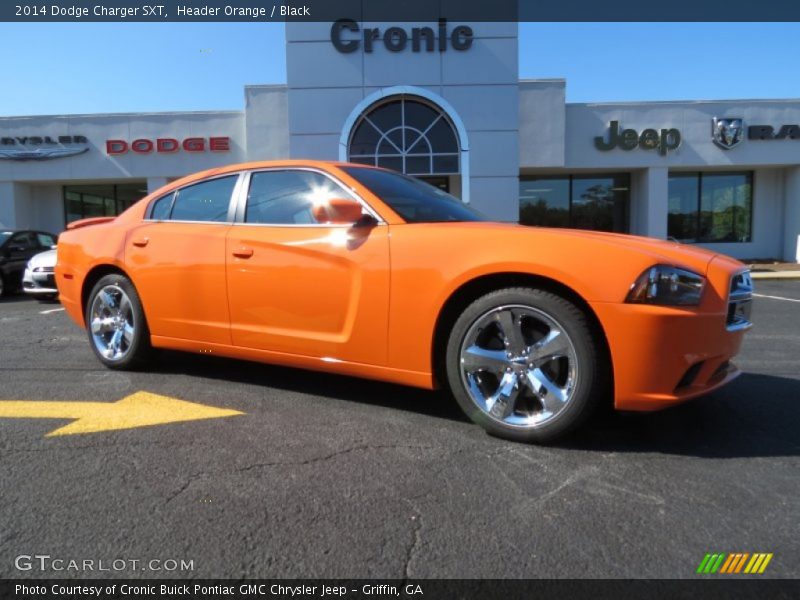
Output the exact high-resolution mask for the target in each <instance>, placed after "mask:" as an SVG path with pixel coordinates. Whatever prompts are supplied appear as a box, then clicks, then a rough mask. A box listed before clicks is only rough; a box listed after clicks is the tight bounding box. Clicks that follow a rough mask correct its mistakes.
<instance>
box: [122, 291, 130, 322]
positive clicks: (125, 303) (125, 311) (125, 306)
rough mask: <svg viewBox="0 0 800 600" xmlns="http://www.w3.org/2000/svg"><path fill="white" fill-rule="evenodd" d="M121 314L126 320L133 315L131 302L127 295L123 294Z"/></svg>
mask: <svg viewBox="0 0 800 600" xmlns="http://www.w3.org/2000/svg"><path fill="white" fill-rule="evenodd" d="M119 312H120V314H121V315H122V316H123V317H125V318H127V317H128V315H130V314H131V301H130V298H128V296H127V294H123V295H122V297H121V298H120V299H119Z"/></svg>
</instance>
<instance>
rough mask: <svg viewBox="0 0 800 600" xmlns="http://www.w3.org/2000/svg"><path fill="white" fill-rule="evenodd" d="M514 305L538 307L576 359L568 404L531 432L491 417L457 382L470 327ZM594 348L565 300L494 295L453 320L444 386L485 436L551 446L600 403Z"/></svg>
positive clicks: (578, 313) (585, 325) (524, 292)
mask: <svg viewBox="0 0 800 600" xmlns="http://www.w3.org/2000/svg"><path fill="white" fill-rule="evenodd" d="M514 304H516V305H523V306H530V307H532V308H536V309H538V310H541V311H542V312H544V313H546V314H548V315H550V316H551V317H552V318H554V319H555V320H556V321H557V322H558V323H559V324H560V325H561V326H562V327H563V328H564V330H565V331H566V333H567V334H568V335H569V337H570V339H571V340H572V344H573V346H574V348H575V353H576V356H577V362H578V381H577V385H576V387H575V390H574V392H573V396H572V398H571V399H570V402H569V403H568V405H567V406H566V407H565V408H564V410H563V411H562V412H561V413H559V414H558V415H557V416H556V417H554V418H553V419H552V420H551V421H549V422H547V423H544V424H542V425H540V426H538V427H536V428H535V429H528V428H522V427H515V426H513V425H508V424H505V423H501V422H500V421H497V420H495V419H493V418H491V417H490V416H488V415H487V414H486V413H485V412H483V411H482V410H481V409H480V408H479V407H478V406H477V405H476V404H475V403H474V402H473V400H472V398H471V397H470V395H469V392H468V391H467V390H466V389H465V386H464V384H463V382H462V380H461V369H460V363H461V358H460V352H461V345H462V343H463V340H464V337H465V336H466V334H467V332H468V330H469V328H470V327H471V326H472V324H473V323H474V322H475V321H476V320H477V319H478V318H479V317H481V316H482V315H484V314H485V313H487V312H489V311H490V310H492V309H494V308H497V307H499V306H505V305H514ZM597 346H598V345H597V343H596V341H595V339H594V335H593V332H592V329H591V326H590V323H589V320H588V319H587V317H586V315H585V313H584V312H583V311H582V310H581V309H580V308H578V307H577V306H576V305H575V304H573V303H572V302H570V301H569V300H566V299H565V298H563V297H561V296H559V295H556V294H554V293H552V292H549V291H545V290H540V289H535V288H507V289H502V290H497V291H495V292H491V293H489V294H486V295H485V296H482V297H481V298H478V299H477V300H475V301H474V302H473V303H472V304H470V305H469V306H468V307H467V308H466V309H465V310H464V312H463V313H462V314H461V316H460V317H459V318H458V319H457V320H456V323H455V325H454V326H453V330H452V332H451V334H450V338H449V340H448V343H447V351H446V357H445V361H446V372H447V382H448V386H449V387H450V390H451V393H452V394H453V396H454V397H455V399H456V401H457V402H458V404H459V406H460V407H461V409H462V410H463V411H464V412H465V413H466V415H467V416H468V417H469V418H470V419H471V420H472V421H474V422H475V423H477V424H478V425H480V426H481V427H483V428H484V429H485V430H486V431H487V432H488V433H490V434H492V435H496V436H498V437H502V438H505V439H510V440H514V441H521V442H535V443H549V442H552V441H555V440H556V439H558V438H560V437H562V436H564V435H566V434H567V433H569V432H570V431H572V430H574V429H575V428H577V427H578V426H580V425H581V424H582V423H583V422H584V421H585V420H586V419H587V418H588V417H589V415H590V414H591V413H592V412H593V411H594V409H595V408H596V406H597V405H598V404H599V400H600V397H601V396H602V392H603V383H602V381H603V373H604V370H603V369H604V366H603V365H602V364H601V357H600V352H599V349H598V347H597Z"/></svg>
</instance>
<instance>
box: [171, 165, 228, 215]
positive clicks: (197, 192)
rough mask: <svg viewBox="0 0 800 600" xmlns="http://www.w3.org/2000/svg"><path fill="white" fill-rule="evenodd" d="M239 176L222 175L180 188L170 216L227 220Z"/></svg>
mask: <svg viewBox="0 0 800 600" xmlns="http://www.w3.org/2000/svg"><path fill="white" fill-rule="evenodd" d="M238 177H239V176H238V175H233V176H230V177H220V178H218V179H211V180H209V181H203V182H201V183H196V184H194V185H190V186H187V187H185V188H181V189H179V190H178V192H177V194H178V195H177V197H176V198H175V201H174V202H173V203H172V214H170V217H169V218H170V219H171V220H173V221H209V222H218V223H219V222H225V221H227V220H228V206H229V205H230V202H231V194H232V193H233V187H234V185H236V180H237V179H238Z"/></svg>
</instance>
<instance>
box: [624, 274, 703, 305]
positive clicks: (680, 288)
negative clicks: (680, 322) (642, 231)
mask: <svg viewBox="0 0 800 600" xmlns="http://www.w3.org/2000/svg"><path fill="white" fill-rule="evenodd" d="M705 285H706V278H705V277H703V276H702V275H698V274H697V273H692V272H691V271H687V270H685V269H679V268H678V267H671V266H669V265H653V266H652V267H650V268H649V269H647V270H646V271H645V272H644V273H642V274H641V275H639V277H638V278H637V279H636V281H634V282H633V285H631V291H630V292H629V293H628V297H627V298H626V299H625V302H630V303H633V304H661V305H664V306H697V305H698V304H700V299H701V298H702V297H703V289H704V288H705Z"/></svg>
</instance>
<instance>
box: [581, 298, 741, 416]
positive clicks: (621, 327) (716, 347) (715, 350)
mask: <svg viewBox="0 0 800 600" xmlns="http://www.w3.org/2000/svg"><path fill="white" fill-rule="evenodd" d="M594 309H595V311H596V312H597V316H598V317H599V319H600V321H601V322H602V323H603V324H604V327H605V330H606V337H607V339H608V343H609V347H610V350H611V356H612V357H613V361H614V406H615V407H616V408H617V409H618V410H632V411H648V410H657V409H660V408H666V407H668V406H671V405H673V404H679V403H681V402H684V401H686V400H689V399H691V398H695V397H697V396H701V395H703V394H707V393H709V392H711V391H713V390H715V389H717V388H719V387H721V386H723V385H725V384H726V383H728V382H730V381H731V380H733V379H734V378H735V377H736V376H737V375H739V371H738V369H737V368H736V367H735V366H734V365H733V363H732V362H731V360H732V359H733V357H735V356H736V355H737V354H738V353H739V349H740V347H741V344H742V339H743V337H744V334H745V329H739V330H737V331H728V330H727V329H726V326H725V319H726V313H724V312H719V313H698V312H694V311H691V310H682V309H677V308H670V307H663V306H647V305H637V304H596V305H594Z"/></svg>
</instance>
